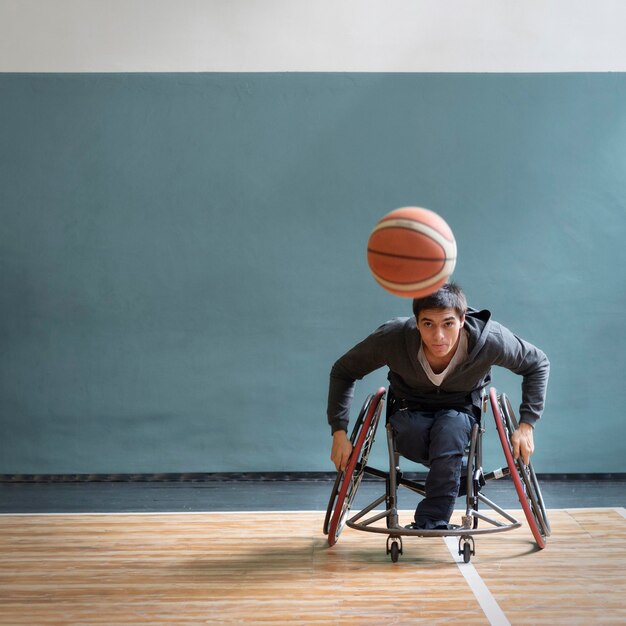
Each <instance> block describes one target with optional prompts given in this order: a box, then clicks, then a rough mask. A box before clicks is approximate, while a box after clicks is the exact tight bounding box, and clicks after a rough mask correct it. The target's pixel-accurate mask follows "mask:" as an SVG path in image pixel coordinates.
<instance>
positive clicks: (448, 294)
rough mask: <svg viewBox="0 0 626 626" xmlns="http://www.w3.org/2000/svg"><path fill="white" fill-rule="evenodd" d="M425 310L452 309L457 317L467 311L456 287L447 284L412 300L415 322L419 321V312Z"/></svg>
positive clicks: (465, 302)
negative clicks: (427, 294)
mask: <svg viewBox="0 0 626 626" xmlns="http://www.w3.org/2000/svg"><path fill="white" fill-rule="evenodd" d="M425 309H454V310H455V311H456V313H457V314H458V316H459V317H463V315H465V312H466V311H467V300H466V299H465V294H464V293H463V290H462V289H461V288H460V287H459V286H458V285H456V284H455V283H447V284H445V285H444V286H443V287H441V288H440V289H438V290H437V291H435V292H434V293H431V294H430V295H429V296H425V297H424V298H415V299H414V300H413V313H414V314H415V319H416V320H419V315H420V311H423V310H425Z"/></svg>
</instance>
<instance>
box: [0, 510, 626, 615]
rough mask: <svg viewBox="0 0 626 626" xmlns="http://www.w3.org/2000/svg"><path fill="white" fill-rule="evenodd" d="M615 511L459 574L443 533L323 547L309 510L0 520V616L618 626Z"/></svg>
mask: <svg viewBox="0 0 626 626" xmlns="http://www.w3.org/2000/svg"><path fill="white" fill-rule="evenodd" d="M513 513H514V514H516V515H518V516H520V518H521V515H520V514H519V512H515V511H514V512H513ZM625 515H626V513H625V511H624V509H568V510H554V511H550V520H551V523H552V529H553V535H552V537H551V538H550V539H549V541H548V546H547V548H546V549H545V550H543V551H536V550H535V549H534V543H533V541H532V538H531V535H530V532H529V531H528V530H527V528H526V527H525V526H524V527H523V528H522V529H519V530H514V531H511V532H507V533H502V534H496V535H488V536H480V537H477V538H476V549H477V554H476V556H475V557H474V558H473V559H472V562H471V563H470V564H468V565H465V564H463V563H458V562H457V561H456V560H455V558H454V557H453V555H452V553H451V551H450V550H449V548H448V545H447V544H446V542H445V541H444V540H443V539H441V538H431V539H424V538H405V542H404V554H403V555H402V556H401V557H400V561H399V562H398V563H396V564H394V563H392V562H391V561H390V559H389V557H388V556H387V555H386V554H385V539H386V537H385V536H384V535H376V534H370V533H363V532H359V531H356V530H352V529H349V528H346V529H345V530H344V532H343V534H342V535H341V537H340V538H339V542H338V543H337V545H335V546H334V547H333V548H332V549H329V548H327V544H326V538H325V537H324V536H323V535H322V534H321V526H322V521H323V513H318V512H307V513H276V512H273V513H197V514H179V513H175V514H87V515H65V514H61V515H25V516H20V515H5V516H0V623H1V624H10V625H12V626H13V625H18V624H28V626H35V625H38V624H100V625H103V624H106V625H108V626H111V625H113V624H238V623H245V624H274V623H285V624H366V625H378V624H381V625H382V624H385V625H386V624H416V623H424V624H488V623H490V621H491V623H493V624H505V623H511V624H550V625H555V624H584V625H588V624H602V625H604V624H626V600H625V598H626V517H625ZM406 517H407V520H406V521H407V523H408V522H409V521H410V514H409V513H407V514H406ZM401 521H402V518H401ZM464 573H465V574H466V576H464ZM481 585H482V586H481ZM479 599H480V600H481V601H482V603H483V605H482V606H481V604H480V603H479ZM485 602H486V604H485ZM489 603H491V605H493V606H495V610H496V612H495V613H493V612H492V613H489V611H487V613H485V610H484V608H483V606H486V605H489ZM498 611H499V612H500V613H498ZM498 615H499V616H498Z"/></svg>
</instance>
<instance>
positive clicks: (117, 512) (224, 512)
mask: <svg viewBox="0 0 626 626" xmlns="http://www.w3.org/2000/svg"><path fill="white" fill-rule="evenodd" d="M322 512H323V511H322ZM253 513H254V515H277V514H279V515H282V514H283V513H285V514H287V515H289V514H290V513H297V514H301V513H318V514H319V513H320V511H302V510H300V511H279V510H276V511H255V510H250V511H80V512H79V513H74V512H72V511H67V512H65V513H63V512H61V513H39V512H36V511H35V512H33V513H0V517H45V516H47V517H54V516H59V515H62V516H64V517H67V516H70V515H71V516H72V517H80V516H81V515H90V516H93V515H102V516H103V517H104V516H107V515H241V514H253Z"/></svg>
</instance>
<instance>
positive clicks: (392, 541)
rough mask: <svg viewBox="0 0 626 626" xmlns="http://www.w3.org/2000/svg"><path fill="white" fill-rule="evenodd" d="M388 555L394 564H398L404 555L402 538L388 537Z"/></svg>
mask: <svg viewBox="0 0 626 626" xmlns="http://www.w3.org/2000/svg"><path fill="white" fill-rule="evenodd" d="M387 554H389V555H390V556H391V561H392V562H393V563H397V562H398V558H400V555H401V554H402V539H400V537H387Z"/></svg>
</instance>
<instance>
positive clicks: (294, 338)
mask: <svg viewBox="0 0 626 626" xmlns="http://www.w3.org/2000/svg"><path fill="white" fill-rule="evenodd" d="M625 103H626V75H624V74H488V75H487V74H307V73H302V74H280V73H277V74H245V73H243V74H110V75H97V74H77V75H71V74H69V75H66V74H45V75H44V74H42V75H36V74H4V75H0V207H1V216H2V228H1V229H0V250H1V252H0V255H1V256H0V261H1V273H0V305H1V308H0V385H1V387H0V431H1V437H0V473H71V472H96V473H98V472H193V471H198V472H202V471H283V470H293V471H305V470H330V469H331V465H330V461H329V460H328V456H329V445H330V437H329V432H328V429H327V426H326V423H325V402H326V390H327V380H328V370H329V368H330V366H331V364H332V362H333V361H334V359H335V358H337V357H338V356H339V355H340V354H341V353H342V352H343V351H344V350H345V349H347V348H348V347H350V346H351V345H352V344H354V343H355V342H356V341H358V340H359V339H361V338H362V337H363V336H365V335H366V334H367V333H369V332H370V331H371V330H373V329H374V328H375V327H376V326H378V324H379V323H381V322H382V321H384V320H386V319H389V318H390V317H394V316H396V315H408V314H409V310H410V302H409V301H408V300H404V299H400V298H396V297H394V296H391V295H389V294H387V293H386V292H384V291H383V290H382V289H381V288H380V287H379V286H378V285H377V284H376V283H375V282H374V280H373V279H372V278H371V276H370V274H369V271H368V268H367V264H366V259H365V243H366V240H367V237H368V234H369V231H370V229H371V227H372V226H373V224H374V223H375V222H376V220H377V219H378V218H379V217H380V216H381V215H383V214H384V213H386V212H388V211H389V210H391V209H394V208H396V207H399V206H405V205H420V206H425V207H428V208H431V209H433V210H435V211H438V212H439V213H441V214H442V215H443V216H444V217H445V218H446V219H447V221H448V222H449V224H450V225H451V227H452V228H453V230H454V232H455V234H456V237H457V242H458V248H459V261H458V265H457V271H456V273H455V278H456V279H457V281H458V282H460V283H461V284H462V285H463V286H464V287H465V289H466V291H467V293H468V296H469V300H470V303H471V304H472V305H473V306H475V307H480V308H483V307H484V308H490V309H491V310H492V311H493V313H494V316H495V318H496V319H498V320H499V321H501V322H503V323H504V324H506V325H507V326H509V327H510V328H512V329H513V330H514V331H516V332H518V333H519V334H520V335H522V336H523V337H525V338H526V339H528V340H530V341H532V342H534V343H536V344H537V345H539V346H540V347H542V348H543V349H544V350H545V351H546V352H547V353H548V355H549V357H550V359H551V362H552V377H551V384H550V390H549V397H548V404H547V410H546V413H545V416H544V419H543V420H542V422H541V423H540V425H539V426H538V428H537V432H536V443H537V447H538V450H537V454H536V457H535V458H536V469H537V470H538V471H543V472H577V471H585V472H623V471H626V461H625V460H624V457H625V455H624V441H626V426H625V423H626V420H624V418H623V415H622V410H623V407H624V406H626V392H625V386H624V371H625V370H626V362H625V361H626V358H625V356H624V355H625V350H624V348H625V342H624V322H623V317H624V311H625V310H626V302H625V299H626V289H625V282H626V281H625V277H624V268H625V260H626V258H625V257H626V254H625V252H624V245H623V240H624V236H625V235H626V228H625V226H626V106H625ZM384 381H385V376H384V374H383V373H382V372H379V373H376V374H373V375H371V376H369V377H368V378H367V379H366V380H365V382H364V383H362V384H360V385H359V388H358V398H357V402H358V403H360V402H361V401H362V399H363V397H364V395H365V394H366V393H367V392H369V391H372V390H373V389H374V388H376V387H377V386H378V385H380V384H384ZM495 382H496V384H497V385H498V386H499V387H502V388H504V389H506V390H507V391H508V393H509V395H510V396H511V397H512V398H513V400H514V402H519V383H518V380H517V379H516V377H514V376H512V375H510V374H508V373H500V372H497V373H496V376H495ZM356 409H358V407H355V410H356ZM492 430H493V429H492ZM492 434H493V432H492ZM379 443H381V444H382V442H379ZM491 445H492V444H490V446H491ZM382 447H383V450H382V451H381V452H379V451H378V450H377V451H376V453H375V454H376V455H378V457H379V458H381V459H384V446H382ZM489 449H490V450H492V451H495V450H496V448H494V447H491V448H489Z"/></svg>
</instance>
